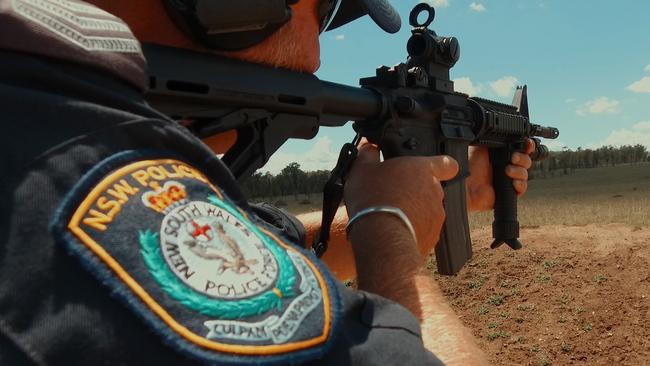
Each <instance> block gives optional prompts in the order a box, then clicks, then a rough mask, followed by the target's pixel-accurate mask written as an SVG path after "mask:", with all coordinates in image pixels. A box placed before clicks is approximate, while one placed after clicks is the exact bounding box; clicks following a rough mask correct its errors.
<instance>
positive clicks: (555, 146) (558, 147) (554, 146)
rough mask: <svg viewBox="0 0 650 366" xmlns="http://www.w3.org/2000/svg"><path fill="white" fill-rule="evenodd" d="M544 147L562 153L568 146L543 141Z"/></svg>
mask: <svg viewBox="0 0 650 366" xmlns="http://www.w3.org/2000/svg"><path fill="white" fill-rule="evenodd" d="M542 145H546V147H548V149H549V150H551V151H561V150H562V149H563V148H565V147H566V146H567V145H566V144H565V143H564V142H562V141H558V140H546V139H545V140H542Z"/></svg>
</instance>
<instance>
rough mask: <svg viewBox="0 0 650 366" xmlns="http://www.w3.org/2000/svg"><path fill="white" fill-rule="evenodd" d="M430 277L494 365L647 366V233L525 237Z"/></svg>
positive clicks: (478, 249) (616, 230)
mask: <svg viewBox="0 0 650 366" xmlns="http://www.w3.org/2000/svg"><path fill="white" fill-rule="evenodd" d="M472 237H473V238H474V251H475V252H474V258H473V259H472V261H471V262H470V263H468V264H467V265H466V267H465V268H464V269H463V270H462V271H461V272H460V273H459V274H458V275H457V276H454V277H441V276H437V275H436V278H437V280H438V282H439V283H440V286H441V288H442V289H443V291H444V292H445V294H446V295H447V297H448V299H449V300H450V302H451V303H452V305H453V307H454V309H455V310H456V312H457V313H458V315H459V316H460V317H461V319H462V320H463V322H464V323H465V324H466V325H467V326H468V327H469V328H470V329H472V330H473V332H474V335H475V336H476V337H477V338H478V342H479V345H480V346H481V347H482V348H483V349H484V350H485V352H486V354H487V355H488V358H489V359H490V362H491V363H492V364H494V365H552V364H553V365H598V364H607V365H611V364H617V365H650V324H649V323H648V322H649V320H650V268H649V266H648V263H649V262H650V230H649V229H642V228H638V227H637V228H633V227H629V226H626V225H622V224H610V225H593V224H592V225H587V226H580V227H576V226H573V227H568V226H544V227H529V228H523V229H522V232H521V239H522V242H523V243H524V248H523V249H521V250H519V251H512V250H509V249H506V248H499V249H497V250H490V249H488V248H489V243H490V238H491V232H490V230H489V229H488V228H484V229H478V230H475V231H474V232H473V233H472Z"/></svg>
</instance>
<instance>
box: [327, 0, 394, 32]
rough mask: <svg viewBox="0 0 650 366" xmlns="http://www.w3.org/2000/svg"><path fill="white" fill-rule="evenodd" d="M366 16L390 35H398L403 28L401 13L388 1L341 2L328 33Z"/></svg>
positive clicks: (348, 0) (360, 0)
mask: <svg viewBox="0 0 650 366" xmlns="http://www.w3.org/2000/svg"><path fill="white" fill-rule="evenodd" d="M366 14H368V15H370V18H372V20H374V21H375V23H377V25H378V26H379V27H381V29H383V30H385V31H386V32H388V33H397V31H399V29H400V28H401V26H402V20H401V18H400V16H399V13H398V12H397V10H395V8H394V7H393V6H392V5H391V4H390V3H389V2H388V0H341V4H340V5H339V9H338V11H337V13H336V15H334V18H333V19H332V21H331V23H330V24H329V26H328V27H327V29H326V31H330V30H332V29H336V28H338V27H340V26H342V25H345V24H347V23H350V22H351V21H353V20H355V19H357V18H360V17H362V16H364V15H366Z"/></svg>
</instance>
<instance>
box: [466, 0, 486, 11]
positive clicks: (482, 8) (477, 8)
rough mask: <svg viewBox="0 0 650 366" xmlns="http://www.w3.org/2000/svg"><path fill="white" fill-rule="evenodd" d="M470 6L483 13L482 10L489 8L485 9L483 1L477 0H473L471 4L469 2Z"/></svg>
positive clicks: (471, 8)
mask: <svg viewBox="0 0 650 366" xmlns="http://www.w3.org/2000/svg"><path fill="white" fill-rule="evenodd" d="M469 8H470V10H473V11H475V12H478V13H482V12H484V11H486V10H487V9H485V5H483V4H481V3H476V2H472V3H471V4H469Z"/></svg>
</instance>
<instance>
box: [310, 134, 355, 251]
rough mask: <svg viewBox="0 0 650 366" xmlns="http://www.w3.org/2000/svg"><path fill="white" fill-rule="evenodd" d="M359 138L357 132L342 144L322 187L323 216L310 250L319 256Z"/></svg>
mask: <svg viewBox="0 0 650 366" xmlns="http://www.w3.org/2000/svg"><path fill="white" fill-rule="evenodd" d="M359 140H360V136H359V135H358V134H357V135H356V136H355V137H354V139H353V140H352V142H348V143H346V144H344V145H343V147H342V148H341V152H340V153H339V159H338V161H337V162H336V166H335V167H334V169H333V170H332V173H330V177H329V179H328V180H327V183H325V188H323V217H322V220H321V226H320V230H319V231H318V233H317V234H316V236H315V237H314V241H313V243H312V245H311V250H312V252H313V253H314V254H315V255H316V256H317V257H319V258H320V257H321V256H322V255H323V253H325V251H326V250H327V245H328V241H329V238H330V228H331V226H332V221H334V216H335V215H336V211H337V210H338V208H339V205H340V204H341V201H342V200H343V186H344V185H345V176H347V175H348V172H349V171H350V168H351V167H352V163H354V159H356V158H357V153H358V150H357V144H358V143H359Z"/></svg>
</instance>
